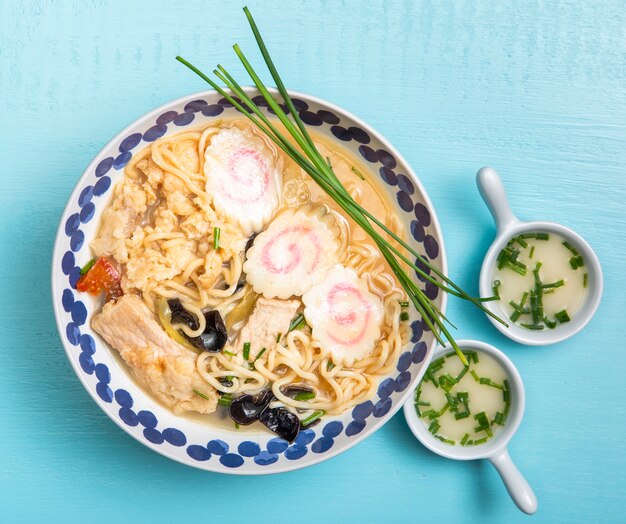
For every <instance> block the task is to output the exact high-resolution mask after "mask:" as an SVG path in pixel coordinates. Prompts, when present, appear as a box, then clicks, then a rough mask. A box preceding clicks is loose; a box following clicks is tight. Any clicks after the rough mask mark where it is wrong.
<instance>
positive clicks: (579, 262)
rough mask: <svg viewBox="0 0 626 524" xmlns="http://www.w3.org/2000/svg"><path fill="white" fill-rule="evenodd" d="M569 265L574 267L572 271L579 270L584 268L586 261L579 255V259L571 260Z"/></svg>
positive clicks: (573, 258)
mask: <svg viewBox="0 0 626 524" xmlns="http://www.w3.org/2000/svg"><path fill="white" fill-rule="evenodd" d="M569 265H570V266H572V269H578V268H579V267H583V266H584V265H585V261H584V260H583V257H582V256H581V255H578V256H577V257H572V258H570V259H569Z"/></svg>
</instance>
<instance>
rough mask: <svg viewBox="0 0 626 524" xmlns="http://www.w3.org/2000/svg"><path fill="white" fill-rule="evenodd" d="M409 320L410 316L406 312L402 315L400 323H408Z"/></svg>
mask: <svg viewBox="0 0 626 524" xmlns="http://www.w3.org/2000/svg"><path fill="white" fill-rule="evenodd" d="M407 320H409V314H408V313H407V312H406V311H403V312H402V313H400V322H406V321H407Z"/></svg>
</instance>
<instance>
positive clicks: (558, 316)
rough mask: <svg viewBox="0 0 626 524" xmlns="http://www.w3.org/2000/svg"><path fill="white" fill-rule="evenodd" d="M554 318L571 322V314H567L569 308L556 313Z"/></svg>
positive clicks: (562, 321) (561, 321)
mask: <svg viewBox="0 0 626 524" xmlns="http://www.w3.org/2000/svg"><path fill="white" fill-rule="evenodd" d="M554 318H556V319H557V320H558V321H559V322H560V323H561V324H563V323H564V322H569V321H570V320H571V319H570V318H569V315H568V314H567V310H566V309H564V310H563V311H559V312H558V313H556V314H555V315H554Z"/></svg>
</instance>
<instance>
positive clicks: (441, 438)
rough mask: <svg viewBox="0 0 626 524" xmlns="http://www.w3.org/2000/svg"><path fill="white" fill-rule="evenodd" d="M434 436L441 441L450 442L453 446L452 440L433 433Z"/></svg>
mask: <svg viewBox="0 0 626 524" xmlns="http://www.w3.org/2000/svg"><path fill="white" fill-rule="evenodd" d="M435 438H436V439H437V440H441V442H443V443H444V444H450V445H451V446H454V445H455V444H456V442H455V441H454V440H450V439H448V438H446V437H442V436H441V435H435Z"/></svg>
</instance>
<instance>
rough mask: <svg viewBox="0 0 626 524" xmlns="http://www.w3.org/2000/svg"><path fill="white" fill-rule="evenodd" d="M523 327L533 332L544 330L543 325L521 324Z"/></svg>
mask: <svg viewBox="0 0 626 524" xmlns="http://www.w3.org/2000/svg"><path fill="white" fill-rule="evenodd" d="M521 326H522V327H525V328H526V329H530V330H531V331H541V330H542V329H543V327H544V326H543V324H526V323H523V324H521Z"/></svg>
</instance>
